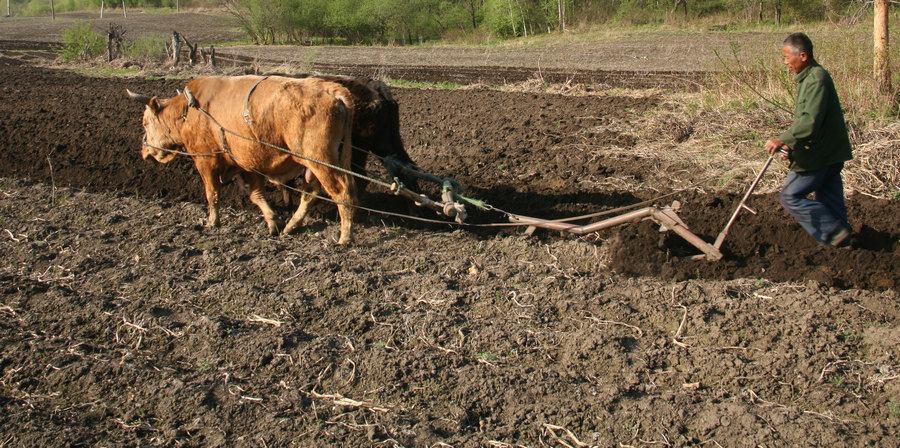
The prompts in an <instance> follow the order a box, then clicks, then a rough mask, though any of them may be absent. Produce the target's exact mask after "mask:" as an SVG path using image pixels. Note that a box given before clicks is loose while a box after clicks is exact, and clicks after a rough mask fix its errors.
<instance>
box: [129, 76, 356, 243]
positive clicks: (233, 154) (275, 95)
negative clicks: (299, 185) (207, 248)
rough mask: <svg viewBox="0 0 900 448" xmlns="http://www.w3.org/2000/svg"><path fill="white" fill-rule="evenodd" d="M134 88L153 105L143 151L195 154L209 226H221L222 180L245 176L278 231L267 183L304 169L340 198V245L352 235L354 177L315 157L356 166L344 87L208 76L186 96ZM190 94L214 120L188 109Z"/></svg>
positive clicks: (307, 198) (157, 155)
mask: <svg viewBox="0 0 900 448" xmlns="http://www.w3.org/2000/svg"><path fill="white" fill-rule="evenodd" d="M188 92H190V94H188ZM128 94H129V96H130V97H131V98H133V99H136V100H139V101H142V102H144V103H145V104H146V105H147V108H146V110H145V111H144V118H143V125H144V133H145V134H144V142H143V145H142V148H141V157H143V158H144V159H147V157H150V156H152V157H153V158H154V159H156V160H157V161H158V162H160V163H168V162H170V161H172V160H173V159H174V158H175V157H177V156H178V154H177V153H176V152H173V151H184V152H186V153H188V154H190V155H191V156H192V158H193V159H194V164H195V166H196V167H197V171H199V172H200V177H201V178H202V180H203V187H204V189H205V190H206V200H207V202H208V204H209V217H208V220H207V226H217V225H218V224H219V213H218V198H219V188H220V186H221V185H222V181H223V179H230V178H231V177H232V176H234V175H235V174H239V175H240V176H241V178H243V180H244V182H245V183H246V185H247V187H248V190H249V195H250V201H251V202H253V203H254V204H256V206H258V207H259V209H260V210H261V211H262V214H263V218H265V220H266V224H267V226H268V228H269V233H270V234H275V233H277V231H278V226H277V225H276V223H275V213H274V212H273V211H272V208H271V207H270V206H269V204H268V202H267V201H266V199H265V197H264V196H263V186H264V185H265V181H266V180H269V181H272V182H274V183H276V184H283V183H284V182H287V181H289V180H291V179H295V178H297V177H300V176H302V175H303V174H304V172H305V178H306V179H307V181H308V182H310V181H317V182H318V183H319V184H321V187H322V188H323V189H324V190H325V192H326V193H328V195H329V196H331V198H332V199H334V200H335V202H337V207H338V213H339V215H340V219H341V235H340V239H339V240H338V243H339V244H344V243H347V242H348V241H350V238H351V230H352V229H351V227H352V219H353V205H354V201H355V187H354V181H353V177H351V176H350V175H347V174H346V173H343V172H340V171H338V170H335V169H333V168H330V167H328V166H326V165H323V164H321V163H316V162H313V161H311V160H309V159H312V160H316V161H321V162H325V163H327V164H330V165H334V166H338V167H341V168H343V169H347V170H349V169H350V158H351V129H352V125H353V102H352V100H351V98H352V97H351V96H350V92H349V91H348V90H347V89H346V88H344V87H342V86H341V85H339V84H336V83H333V82H328V81H325V80H321V79H316V78H307V79H291V78H284V77H278V76H272V77H268V78H262V77H259V76H239V77H202V78H197V79H194V80H192V81H190V82H188V84H187V87H186V88H185V94H184V95H177V96H174V97H172V98H166V99H158V98H157V97H152V98H150V97H147V96H145V95H138V94H134V93H132V92H130V91H129V92H128ZM190 96H192V97H193V98H194V99H195V101H196V103H195V104H198V105H199V106H200V107H201V108H203V109H205V110H206V111H207V112H208V113H209V115H211V116H212V117H214V118H215V121H213V120H211V119H210V118H209V117H207V116H206V115H205V114H204V113H202V112H201V111H200V110H197V109H195V108H192V107H190V104H188V103H189V98H190ZM216 122H218V123H216ZM220 125H221V127H220ZM229 131H232V132H234V133H235V134H238V135H234V134H232V133H230V132H229ZM242 137H249V139H247V138H242ZM259 142H266V143H269V144H271V145H276V146H279V147H281V148H285V149H287V150H289V151H290V152H291V153H293V154H288V153H286V152H283V151H279V150H278V149H275V148H272V147H269V146H266V145H263V144H261V143H259ZM296 155H300V156H302V157H297V156H296ZM312 199H313V196H312V195H307V194H303V195H301V199H300V206H299V207H298V208H297V211H296V212H295V213H294V215H293V216H292V217H291V219H290V221H289V222H288V223H287V225H286V226H285V228H284V232H283V233H284V234H287V233H290V232H291V231H292V230H294V229H295V228H296V227H297V226H298V225H301V224H302V222H303V219H304V218H305V216H306V213H307V211H308V210H309V204H310V202H311V201H312Z"/></svg>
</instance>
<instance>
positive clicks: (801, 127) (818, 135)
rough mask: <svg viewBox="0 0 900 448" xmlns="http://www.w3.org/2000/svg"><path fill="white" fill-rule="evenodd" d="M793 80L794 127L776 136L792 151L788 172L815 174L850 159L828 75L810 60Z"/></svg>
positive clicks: (837, 105)
mask: <svg viewBox="0 0 900 448" xmlns="http://www.w3.org/2000/svg"><path fill="white" fill-rule="evenodd" d="M795 80H796V81H797V104H796V109H795V110H794V124H793V125H792V126H791V127H790V128H789V129H788V130H786V131H784V132H782V133H781V135H780V136H779V138H780V139H781V140H782V141H783V142H784V143H785V144H786V145H788V146H789V147H790V148H791V160H792V161H793V165H792V166H791V169H792V170H793V171H797V172H802V171H810V170H817V169H819V168H824V167H826V166H828V165H833V164H835V163H839V162H844V161H847V160H850V159H852V158H853V156H852V155H851V153H850V136H849V135H848V134H847V124H846V123H845V122H844V112H843V111H842V110H841V101H840V100H839V99H838V96H837V91H836V90H835V89H834V81H832V79H831V75H829V74H828V72H827V71H826V70H825V69H824V68H822V66H820V65H819V64H818V63H817V62H816V61H815V60H813V61H811V62H810V63H809V65H808V66H806V68H805V69H803V71H801V72H800V73H798V74H797V76H796V78H795Z"/></svg>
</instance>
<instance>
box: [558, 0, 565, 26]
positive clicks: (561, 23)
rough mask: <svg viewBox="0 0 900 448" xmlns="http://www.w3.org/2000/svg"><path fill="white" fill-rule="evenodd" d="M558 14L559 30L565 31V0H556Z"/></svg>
mask: <svg viewBox="0 0 900 448" xmlns="http://www.w3.org/2000/svg"><path fill="white" fill-rule="evenodd" d="M556 14H557V18H558V19H559V31H561V32H562V31H565V30H566V22H565V20H564V19H563V0H556Z"/></svg>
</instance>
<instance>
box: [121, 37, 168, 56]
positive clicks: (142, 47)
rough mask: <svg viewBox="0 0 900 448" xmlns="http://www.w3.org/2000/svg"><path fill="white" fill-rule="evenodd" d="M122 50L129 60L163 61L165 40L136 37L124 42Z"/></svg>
mask: <svg viewBox="0 0 900 448" xmlns="http://www.w3.org/2000/svg"><path fill="white" fill-rule="evenodd" d="M122 50H123V52H124V53H125V56H126V57H128V58H130V59H163V58H165V57H166V40H165V39H163V38H162V37H160V36H138V37H137V38H136V39H134V40H132V41H128V42H125V44H124V45H123V48H122Z"/></svg>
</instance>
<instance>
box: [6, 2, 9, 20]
mask: <svg viewBox="0 0 900 448" xmlns="http://www.w3.org/2000/svg"><path fill="white" fill-rule="evenodd" d="M6 17H9V0H6Z"/></svg>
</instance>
